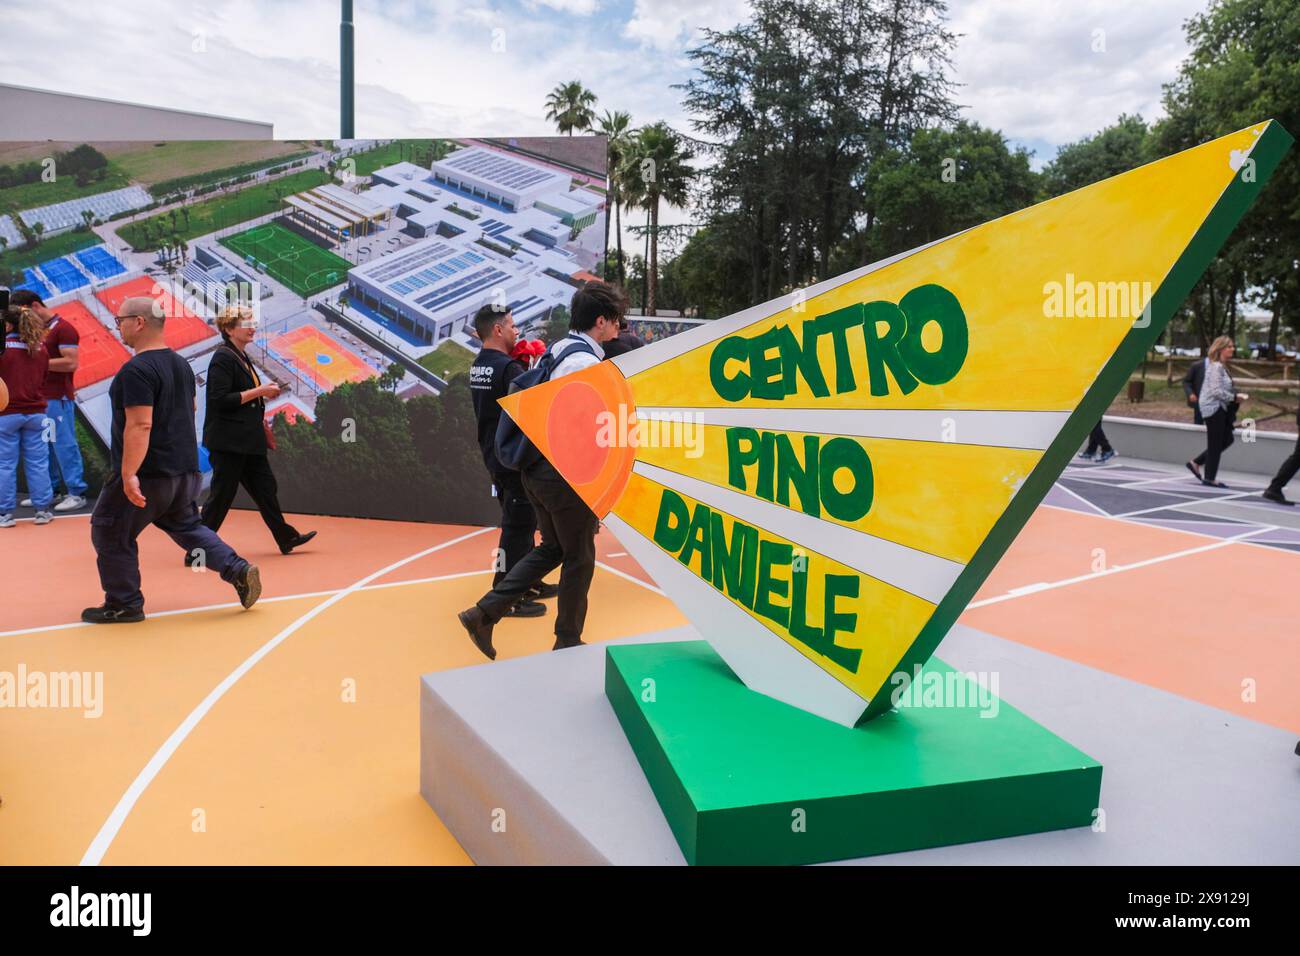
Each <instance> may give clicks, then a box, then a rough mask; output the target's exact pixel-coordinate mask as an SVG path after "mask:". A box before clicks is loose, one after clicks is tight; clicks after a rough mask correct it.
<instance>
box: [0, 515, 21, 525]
mask: <svg viewBox="0 0 1300 956" xmlns="http://www.w3.org/2000/svg"><path fill="white" fill-rule="evenodd" d="M17 523H18V522H17V521H15V520H14V516H13V515H0V528H12V527H13V526H14V525H16V524H17Z"/></svg>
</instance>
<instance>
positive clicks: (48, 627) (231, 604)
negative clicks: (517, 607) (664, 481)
mask: <svg viewBox="0 0 1300 956" xmlns="http://www.w3.org/2000/svg"><path fill="white" fill-rule="evenodd" d="M492 573H493V572H492V569H491V568H485V569H483V570H482V571H457V572H456V573H454V574H439V575H435V576H434V577H431V578H410V579H409V580H406V581H385V582H384V583H383V584H367V585H366V586H365V587H363V588H357V590H358V591H377V590H379V589H380V588H400V587H405V586H406V585H408V584H432V583H434V582H437V581H451V580H454V579H456V578H468V577H473V576H474V575H476V574H492ZM342 590H343V588H331V589H329V590H325V591H303V592H301V593H299V594H279V595H276V596H275V597H265V598H261V599H260V600H258V602H257V603H258V604H274V603H276V602H277V601H297V600H299V599H301V598H313V597H329V596H330V595H331V594H337V593H338V592H339V591H342ZM239 606H240V605H239V602H238V601H228V602H226V603H224V604H200V605H197V606H195V607H179V608H173V609H172V610H170V611H153V612H151V613H150V614H148V615H147V616H146V618H145V620H149V619H151V618H155V617H173V616H175V615H177V614H201V613H203V612H204V611H224V610H232V609H234V608H237V607H239ZM98 626H99V625H97V624H87V623H86V622H85V621H69V622H67V623H66V624H43V625H41V626H40V627H24V628H20V629H19V630H16V631H0V638H5V637H20V636H22V635H24V634H43V633H45V632H46V631H66V630H70V629H72V628H76V627H98Z"/></svg>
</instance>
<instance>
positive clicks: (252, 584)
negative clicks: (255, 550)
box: [234, 564, 262, 610]
mask: <svg viewBox="0 0 1300 956" xmlns="http://www.w3.org/2000/svg"><path fill="white" fill-rule="evenodd" d="M234 584H235V593H236V594H238V595H239V603H240V604H242V605H244V609H245V610H247V609H248V608H250V607H252V606H253V605H254V604H256V603H257V599H258V598H260V597H261V596H262V574H261V572H260V571H258V570H257V565H256V564H246V565H244V570H243V571H241V572H239V577H237V578H236V579H235V582H234Z"/></svg>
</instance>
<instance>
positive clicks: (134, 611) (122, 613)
mask: <svg viewBox="0 0 1300 956" xmlns="http://www.w3.org/2000/svg"><path fill="white" fill-rule="evenodd" d="M81 619H82V620H83V621H85V622H86V623H87V624H134V623H136V622H137V621H143V620H144V611H142V610H140V609H139V608H138V607H136V608H130V607H118V606H117V605H116V604H109V603H108V602H105V603H103V604H101V605H100V606H99V607H88V608H86V609H85V610H84V611H82V612H81Z"/></svg>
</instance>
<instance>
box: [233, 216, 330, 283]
mask: <svg viewBox="0 0 1300 956" xmlns="http://www.w3.org/2000/svg"><path fill="white" fill-rule="evenodd" d="M220 242H221V244H222V245H223V246H225V247H226V248H228V249H230V250H232V251H234V252H235V253H237V254H238V255H239V257H240V258H241V259H243V260H244V261H245V262H248V263H250V264H252V265H255V266H256V267H257V268H258V269H260V270H261V271H263V272H266V273H267V274H269V275H270V276H271V277H272V278H273V279H275V280H277V281H278V282H282V283H284V284H285V285H286V286H288V287H289V288H290V289H292V290H293V291H294V292H296V293H298V294H299V295H301V296H308V295H314V294H315V293H317V292H319V291H321V290H322V289H328V288H329V287H330V286H332V285H338V284H339V283H340V282H343V281H344V279H345V277H346V276H347V272H348V269H349V268H350V264H349V263H348V261H347V260H346V259H343V258H341V257H339V256H336V255H335V254H334V253H332V252H330V251H328V250H326V249H322V248H321V247H320V246H318V245H316V244H315V243H313V242H312V241H311V240H309V239H304V238H303V237H302V236H299V235H297V234H296V233H293V232H290V231H289V230H288V229H286V228H284V226H281V225H279V224H278V223H269V224H267V225H264V226H254V227H253V228H252V229H249V230H248V231H246V232H241V233H238V234H236V235H233V236H226V237H225V238H223V239H221V240H220Z"/></svg>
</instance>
